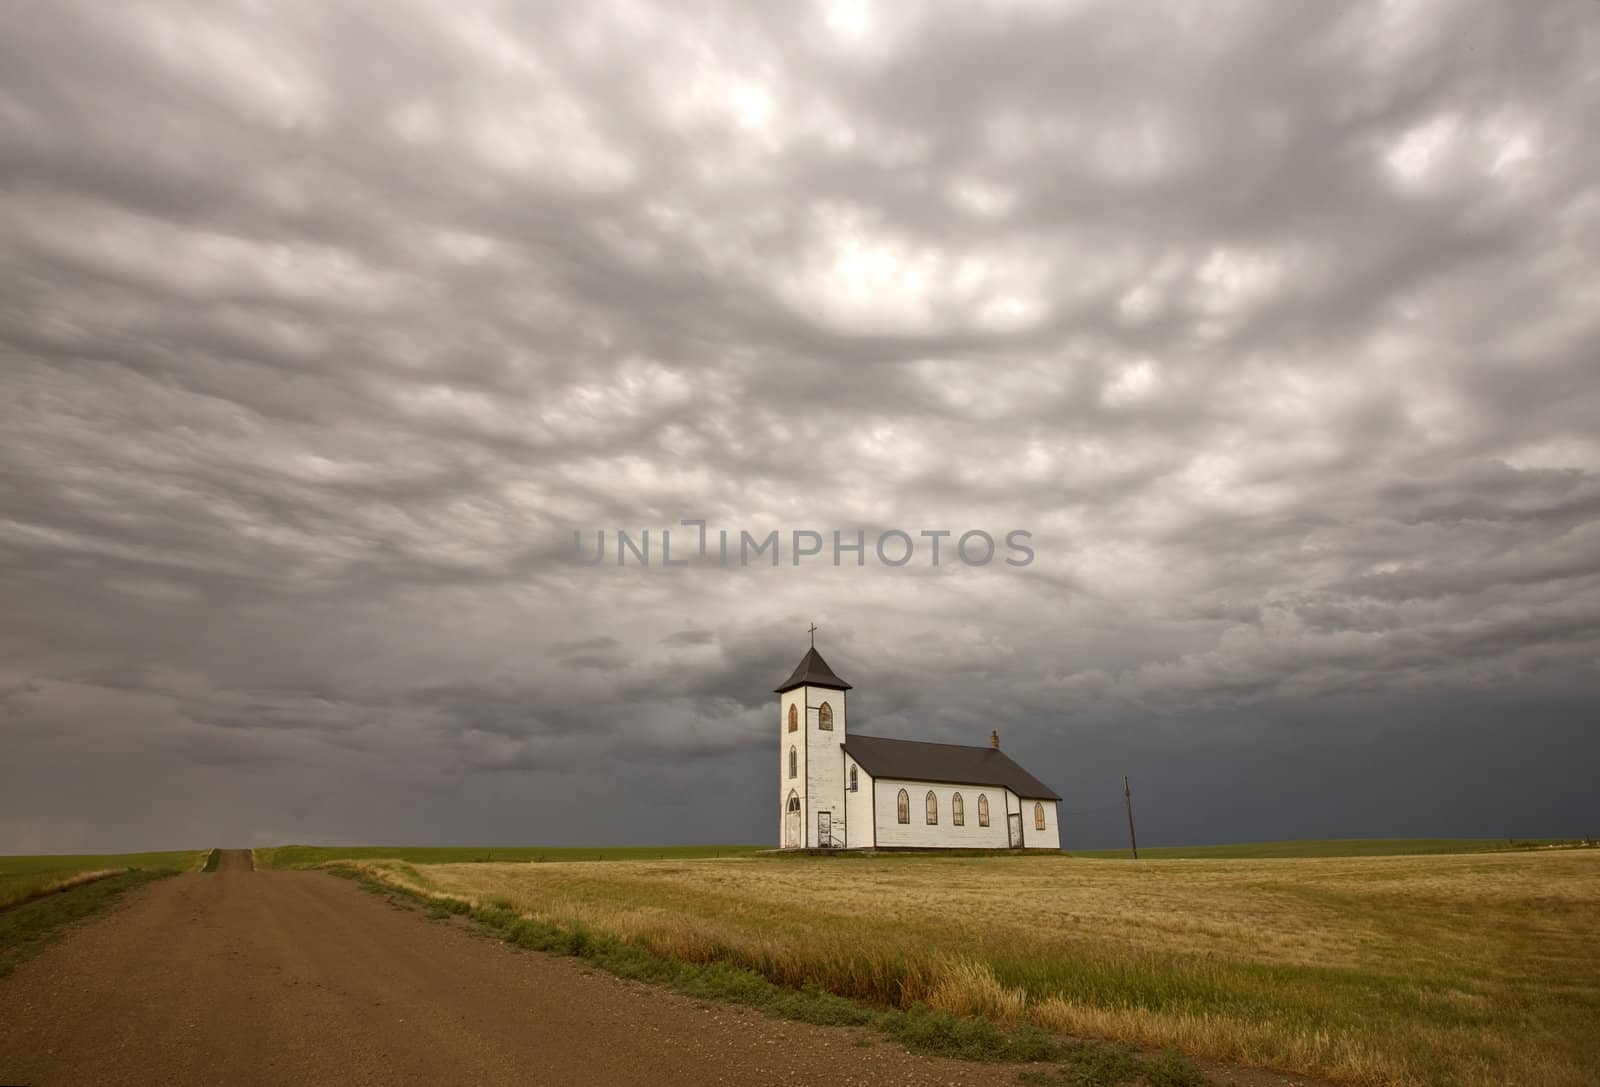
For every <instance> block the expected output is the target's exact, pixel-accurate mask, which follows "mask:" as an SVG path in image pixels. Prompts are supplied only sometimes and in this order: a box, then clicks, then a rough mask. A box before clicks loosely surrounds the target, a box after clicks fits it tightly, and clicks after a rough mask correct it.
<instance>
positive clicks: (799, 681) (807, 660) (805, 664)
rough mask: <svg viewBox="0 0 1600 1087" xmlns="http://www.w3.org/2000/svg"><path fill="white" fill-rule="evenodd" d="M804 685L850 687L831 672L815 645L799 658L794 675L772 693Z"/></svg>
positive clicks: (838, 688) (839, 689)
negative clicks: (798, 664)
mask: <svg viewBox="0 0 1600 1087" xmlns="http://www.w3.org/2000/svg"><path fill="white" fill-rule="evenodd" d="M806 686H811V687H831V688H832V689H833V690H835V691H848V690H849V689H850V684H848V683H846V682H845V681H844V680H842V679H840V678H839V677H838V676H836V675H834V674H833V669H832V668H829V667H828V662H827V661H825V660H823V659H822V654H821V653H818V652H817V647H816V646H812V647H811V651H810V652H809V653H807V654H806V655H805V656H804V657H802V658H801V659H800V666H799V667H798V668H796V669H795V670H794V675H792V676H790V677H789V678H788V679H786V680H784V681H783V682H782V683H781V684H779V685H778V686H777V687H774V688H773V693H775V694H782V693H783V692H784V691H792V690H794V689H795V688H796V687H806Z"/></svg>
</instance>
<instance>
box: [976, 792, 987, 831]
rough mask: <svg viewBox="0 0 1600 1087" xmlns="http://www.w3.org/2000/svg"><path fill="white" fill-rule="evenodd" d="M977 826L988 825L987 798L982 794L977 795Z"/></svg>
mask: <svg viewBox="0 0 1600 1087" xmlns="http://www.w3.org/2000/svg"><path fill="white" fill-rule="evenodd" d="M978 825H979V826H980V827H986V826H988V825H989V798H988V797H987V796H985V795H983V794H982V793H979V794H978Z"/></svg>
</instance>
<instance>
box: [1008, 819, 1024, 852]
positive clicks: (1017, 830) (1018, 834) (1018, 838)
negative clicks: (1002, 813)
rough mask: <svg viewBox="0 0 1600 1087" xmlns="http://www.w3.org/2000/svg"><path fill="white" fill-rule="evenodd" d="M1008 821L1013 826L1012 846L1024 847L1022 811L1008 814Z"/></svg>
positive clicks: (1016, 847)
mask: <svg viewBox="0 0 1600 1087" xmlns="http://www.w3.org/2000/svg"><path fill="white" fill-rule="evenodd" d="M1006 822H1007V823H1008V824H1009V825H1010V827H1011V848H1012V849H1021V848H1022V813H1021V812H1020V811H1019V812H1015V813H1013V814H1011V815H1008V816H1006Z"/></svg>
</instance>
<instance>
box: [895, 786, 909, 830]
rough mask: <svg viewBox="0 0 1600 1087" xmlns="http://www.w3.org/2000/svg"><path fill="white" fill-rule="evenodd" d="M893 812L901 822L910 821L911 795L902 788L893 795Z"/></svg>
mask: <svg viewBox="0 0 1600 1087" xmlns="http://www.w3.org/2000/svg"><path fill="white" fill-rule="evenodd" d="M894 814H895V817H896V818H897V819H899V820H900V822H902V823H909V822H911V795H910V794H909V793H907V792H906V791H905V790H904V789H901V790H900V795H899V796H897V797H895V801H894Z"/></svg>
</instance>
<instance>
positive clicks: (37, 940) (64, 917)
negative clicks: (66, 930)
mask: <svg viewBox="0 0 1600 1087" xmlns="http://www.w3.org/2000/svg"><path fill="white" fill-rule="evenodd" d="M6 859H7V860H10V859H13V858H6ZM176 874H177V870H176V869H174V868H133V869H128V870H126V871H123V872H118V873H117V874H115V875H111V876H107V877H105V878H104V879H97V880H95V881H94V882H92V883H81V884H79V885H78V886H76V887H72V888H70V889H68V890H65V891H59V892H57V893H55V894H50V895H46V896H44V897H43V898H36V899H34V900H32V901H31V902H24V903H23V904H21V905H20V906H13V907H11V908H10V909H7V910H0V977H5V976H6V975H7V974H10V973H11V971H12V970H13V969H14V968H15V967H16V965H17V964H18V963H19V962H21V961H22V960H23V959H25V958H27V957H28V956H30V955H33V954H34V953H36V952H37V951H39V950H40V949H41V948H42V947H44V945H45V944H46V943H48V942H49V941H50V940H52V939H54V938H55V937H56V936H57V935H58V934H59V932H60V929H61V927H62V926H63V925H67V924H70V923H71V922H73V921H77V920H80V919H82V918H84V917H87V916H89V915H90V914H92V913H94V912H95V911H96V910H99V909H101V908H103V907H105V906H107V905H109V904H111V903H112V902H113V901H115V900H116V899H117V897H118V896H119V895H121V894H122V893H123V892H124V891H127V890H129V889H131V888H134V887H138V886H140V885H141V884H145V883H149V882H151V881H152V880H157V879H164V878H165V877H167V876H172V875H176Z"/></svg>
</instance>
